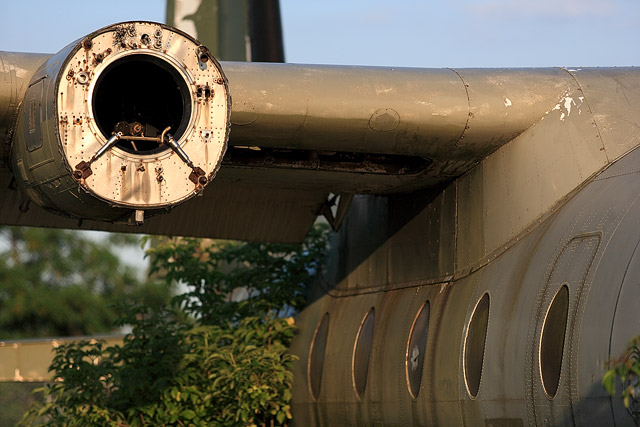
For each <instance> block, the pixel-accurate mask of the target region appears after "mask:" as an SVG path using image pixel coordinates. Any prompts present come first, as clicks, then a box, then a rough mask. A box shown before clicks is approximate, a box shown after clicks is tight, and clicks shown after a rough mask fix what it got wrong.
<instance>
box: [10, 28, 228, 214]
mask: <svg viewBox="0 0 640 427" xmlns="http://www.w3.org/2000/svg"><path fill="white" fill-rule="evenodd" d="M133 74H135V79H134V78H133V77H132V75H133ZM138 79H141V80H138ZM154 85H156V86H158V87H153V86H154ZM229 107H230V106H229V99H228V91H227V85H226V80H225V78H224V75H223V74H222V71H221V70H220V67H219V65H218V64H217V63H216V61H215V59H213V57H211V56H210V55H209V53H208V52H207V50H206V48H200V47H199V46H198V44H197V43H196V42H195V41H194V40H193V39H190V38H189V37H188V36H186V35H184V34H183V33H178V32H176V31H175V30H172V29H169V28H168V27H166V26H162V25H160V24H153V23H144V22H131V23H124V24H117V25H113V26H110V27H106V28H104V29H102V30H98V31H96V32H95V33H92V34H90V35H89V36H87V37H85V38H84V39H82V40H79V41H77V42H74V43H72V44H70V45H69V46H68V47H66V48H65V49H63V50H62V51H61V52H59V53H58V54H56V55H54V56H53V57H51V58H50V59H49V60H47V62H45V63H44V64H43V65H42V66H41V67H40V68H39V69H38V70H37V71H36V72H35V74H34V76H33V77H32V78H31V83H30V85H29V88H28V89H27V92H26V94H25V102H24V104H23V106H22V108H21V109H20V113H19V114H18V122H17V125H16V138H15V140H14V141H13V147H12V150H13V158H14V167H13V170H14V172H15V173H16V179H17V182H18V183H19V184H20V185H21V186H22V187H23V188H24V190H25V191H26V192H27V194H28V195H29V197H30V198H31V199H32V200H33V201H34V202H36V203H38V204H39V205H41V206H43V207H45V208H47V209H50V210H53V211H57V212H61V213H63V214H66V215H69V216H74V217H76V218H80V219H84V218H89V219H102V220H110V221H114V220H122V219H123V218H124V217H126V210H127V209H135V210H151V211H154V210H156V211H157V210H158V209H166V208H170V207H172V206H174V205H177V204H179V203H181V202H182V201H184V200H186V199H188V198H190V197H192V196H194V195H195V194H197V193H198V192H199V191H201V189H202V187H203V186H204V185H206V184H207V182H208V181H209V180H210V179H211V178H213V176H214V175H215V172H216V170H217V168H218V167H219V165H220V162H221V159H222V154H223V153H224V150H225V148H226V146H225V145H226V140H227V137H228V130H229V129H228V125H229V123H228V116H229V114H230V111H229ZM126 122H130V123H131V125H130V126H126V129H125V128H124V127H122V126H120V125H121V124H123V123H126ZM114 125H115V127H114ZM127 129H130V130H131V132H134V133H135V134H137V135H138V136H145V134H146V136H147V137H155V136H158V137H160V138H158V139H159V142H155V143H154V142H150V141H149V140H139V139H138V141H137V142H136V141H132V140H130V139H129V140H128V142H125V140H127V139H128V138H130V136H136V135H129V134H128V132H127ZM123 131H124V134H123V135H121V134H122V133H123ZM115 132H120V133H119V134H118V135H119V136H120V137H121V140H120V141H117V142H116V141H113V139H110V141H112V142H114V144H115V145H114V146H112V147H108V149H107V147H106V142H107V139H109V138H110V137H111V135H112V133H115ZM173 135H175V138H176V141H175V144H174V145H173V146H172V145H171V143H172V141H173ZM136 144H137V145H136ZM170 148H171V149H170ZM105 150H106V152H105V153H104V155H102V156H100V154H102V152H103V151H105ZM92 156H93V157H92ZM74 168H75V170H76V173H77V175H78V176H73V177H72V176H71V175H70V173H69V171H70V170H74ZM191 170H193V171H197V172H198V173H197V175H198V176H202V177H204V178H202V179H199V180H196V183H195V184H194V183H193V182H192V180H191V179H187V178H188V177H189V172H190V171H191ZM194 173H195V172H194ZM185 175H186V176H185ZM75 181H78V182H77V183H76V182H75ZM101 204H102V205H103V207H102V208H100V206H101Z"/></svg>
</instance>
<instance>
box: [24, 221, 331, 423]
mask: <svg viewBox="0 0 640 427" xmlns="http://www.w3.org/2000/svg"><path fill="white" fill-rule="evenodd" d="M326 234H327V233H326V228H325V227H314V229H313V230H312V231H311V232H310V235H309V237H308V238H307V240H306V241H305V242H304V243H303V244H302V245H278V244H263V243H237V242H217V243H215V244H213V243H211V244H203V242H202V241H200V240H196V239H168V240H164V241H161V242H160V243H159V244H157V245H156V246H155V248H154V249H153V250H151V251H150V253H149V254H150V257H151V262H152V266H153V271H154V273H155V274H157V275H160V276H163V277H165V278H166V280H167V281H168V282H170V283H175V282H180V283H182V284H183V286H187V288H188V291H187V292H185V293H184V294H182V295H179V296H177V297H176V298H175V299H174V301H173V304H172V305H171V306H170V307H167V306H159V305H152V304H139V305H131V306H128V307H127V308H124V309H123V316H122V317H121V319H120V321H121V323H128V324H130V325H131V326H132V332H131V333H130V334H128V335H127V336H126V338H125V340H124V343H123V344H122V345H121V346H120V345H119V346H113V347H105V346H104V344H103V343H101V342H98V343H94V344H91V343H90V342H87V341H84V342H75V343H71V344H67V345H64V346H61V347H59V348H58V349H57V351H56V356H55V358H54V360H53V363H52V365H51V368H50V369H51V370H52V371H53V373H54V377H55V378H56V379H57V380H58V381H56V382H54V383H53V384H52V385H50V386H47V387H45V389H44V393H45V395H46V397H47V399H46V402H47V403H44V404H37V405H35V406H34V407H33V408H32V409H31V410H30V411H29V412H28V413H27V414H26V415H25V418H24V419H23V424H24V425H31V424H33V423H40V422H43V423H47V424H49V425H71V426H74V425H78V426H80V425H113V426H116V425H117V426H142V425H183V426H187V425H190V426H209V425H220V426H237V425H243V426H246V425H255V426H258V425H260V426H271V425H286V424H287V422H288V420H289V419H290V418H291V412H290V406H289V404H290V400H291V385H292V381H293V378H292V374H291V371H290V368H291V365H292V362H293V359H294V358H293V356H292V355H290V354H289V353H288V352H287V349H288V347H289V344H290V342H291V340H292V339H293V336H294V334H295V324H294V322H293V319H292V318H291V317H284V316H286V315H287V314H289V313H290V311H291V310H295V309H297V308H299V307H300V306H301V305H302V304H303V302H304V298H303V294H304V289H305V287H306V286H307V285H308V284H309V283H310V281H311V279H312V277H313V275H314V273H315V271H316V270H317V269H318V268H319V265H320V262H321V259H322V256H323V254H324V249H325V246H326ZM239 293H240V294H242V295H243V297H242V298H238V297H237V296H238V294H239ZM234 295H235V297H234Z"/></svg>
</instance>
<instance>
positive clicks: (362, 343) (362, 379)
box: [352, 308, 375, 398]
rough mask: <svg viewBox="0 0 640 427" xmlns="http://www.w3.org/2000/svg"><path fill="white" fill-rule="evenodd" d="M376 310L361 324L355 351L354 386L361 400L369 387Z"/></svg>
mask: <svg viewBox="0 0 640 427" xmlns="http://www.w3.org/2000/svg"><path fill="white" fill-rule="evenodd" d="M374 321H375V310H374V309H373V308H371V310H369V312H368V313H367V315H366V316H365V317H364V319H363V320H362V323H361V324H360V330H359V331H358V336H357V337H356V345H355V347H354V349H353V361H352V372H353V386H354V388H355V390H356V393H357V395H358V397H359V398H361V397H362V395H363V394H364V390H365V388H366V387H367V373H368V371H369V358H370V355H371V345H372V343H373V325H374Z"/></svg>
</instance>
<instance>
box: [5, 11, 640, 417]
mask: <svg viewBox="0 0 640 427" xmlns="http://www.w3.org/2000/svg"><path fill="white" fill-rule="evenodd" d="M183 16H184V15H183ZM186 16H188V15H186ZM174 19H175V17H174ZM205 28H206V27H205ZM271 31H272V30H270V32H269V34H272V33H271ZM198 38H201V35H200V34H198ZM250 39H253V38H251V37H250ZM276 44H277V40H276ZM206 45H210V44H209V43H206V44H201V43H200V42H198V41H197V40H196V39H194V38H193V37H192V36H190V35H189V34H187V33H186V32H184V31H182V30H180V29H178V28H175V27H173V26H169V25H165V24H158V23H151V22H142V21H133V22H125V23H119V24H114V25H110V26H107V27H105V28H102V29H99V30H96V31H95V32H92V33H90V34H87V35H86V36H85V37H82V38H80V39H79V40H77V41H75V42H72V43H71V44H70V45H68V46H67V47H65V48H63V49H62V50H61V51H60V52H58V53H57V54H55V55H53V56H51V55H39V54H21V53H9V52H0V61H1V62H0V64H2V65H1V68H0V74H1V77H2V78H1V79H0V82H1V83H0V147H2V156H1V157H2V159H3V165H4V167H3V168H2V169H0V173H1V175H0V178H1V179H2V180H3V183H2V185H0V188H1V189H2V190H0V191H2V196H1V197H2V200H3V203H2V205H1V206H0V209H1V210H2V211H1V212H2V213H1V217H0V218H2V221H3V222H4V223H7V224H19V225H31V226H36V225H37V226H48V227H63V228H81V229H99V230H107V231H125V232H137V233H140V232H143V233H152V234H172V235H190V236H203V237H216V238H235V239H242V240H269V241H286V242H297V241H300V240H302V239H303V238H304V236H305V234H306V232H307V230H308V229H309V227H311V225H312V223H313V222H314V221H315V219H316V217H317V216H318V215H325V216H326V217H327V219H328V221H329V222H330V224H331V225H332V227H333V228H334V230H335V231H334V234H333V235H332V248H333V250H332V252H331V254H330V259H329V262H328V263H327V266H326V268H325V269H324V271H323V272H322V273H321V274H319V277H318V285H317V287H315V288H314V289H312V290H311V295H310V304H309V306H308V307H307V308H306V309H304V310H303V311H302V312H301V313H299V315H298V316H297V320H296V322H297V324H298V325H299V326H300V333H299V334H298V336H297V337H296V339H295V341H294V343H293V346H292V352H293V353H294V354H296V355H298V356H299V357H300V359H299V361H298V363H297V364H296V365H295V367H294V378H295V380H294V390H293V396H294V400H293V405H292V407H293V415H294V422H295V423H296V424H298V425H476V424H484V425H489V426H520V425H611V424H615V425H632V424H634V423H636V422H637V420H638V413H639V411H638V402H637V401H636V400H634V401H633V402H632V405H631V407H630V409H629V410H627V409H626V408H625V407H624V406H623V404H622V402H621V399H615V398H611V397H610V396H609V395H608V394H607V393H606V391H605V390H604V389H603V388H602V387H601V385H600V380H601V378H602V374H603V372H604V369H605V363H606V361H607V360H608V359H610V358H611V357H615V356H617V355H618V354H619V353H620V352H621V351H622V350H624V348H625V344H626V342H627V341H628V340H629V339H630V338H631V337H633V336H635V335H637V333H638V330H639V326H640V325H639V324H638V320H637V316H636V307H637V306H638V302H639V298H640V292H638V291H639V289H638V286H639V283H638V276H639V275H640V268H639V266H640V263H639V261H638V257H639V256H640V255H638V254H637V253H636V248H637V247H638V243H639V242H640V231H639V227H638V218H639V215H638V209H640V207H639V206H638V203H636V201H637V199H638V195H637V193H638V191H637V190H638V184H637V177H638V172H639V169H638V168H637V166H636V163H637V162H638V160H639V159H638V157H639V156H640V151H638V150H637V147H638V145H639V144H640V126H639V124H640V123H639V122H640V118H639V114H638V113H639V112H640V73H639V71H638V69H636V68H575V69H569V68H545V69H457V68H456V69H404V68H394V67H349V66H330V65H322V66H313V65H295V64H284V63H248V62H230V61H218V60H217V59H216V58H215V57H214V56H213V55H212V54H211V51H210V50H209V49H208V48H206V47H205V46H206ZM245 48H246V47H245ZM265 50H266V49H265ZM245 54H246V51H245ZM223 57H224V56H223ZM275 59H276V60H277V59H278V58H275ZM276 62H277V61H276Z"/></svg>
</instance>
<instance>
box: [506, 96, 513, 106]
mask: <svg viewBox="0 0 640 427" xmlns="http://www.w3.org/2000/svg"><path fill="white" fill-rule="evenodd" d="M512 105H513V103H512V102H511V100H510V99H509V98H507V97H505V98H504V106H505V107H511V106H512Z"/></svg>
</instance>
